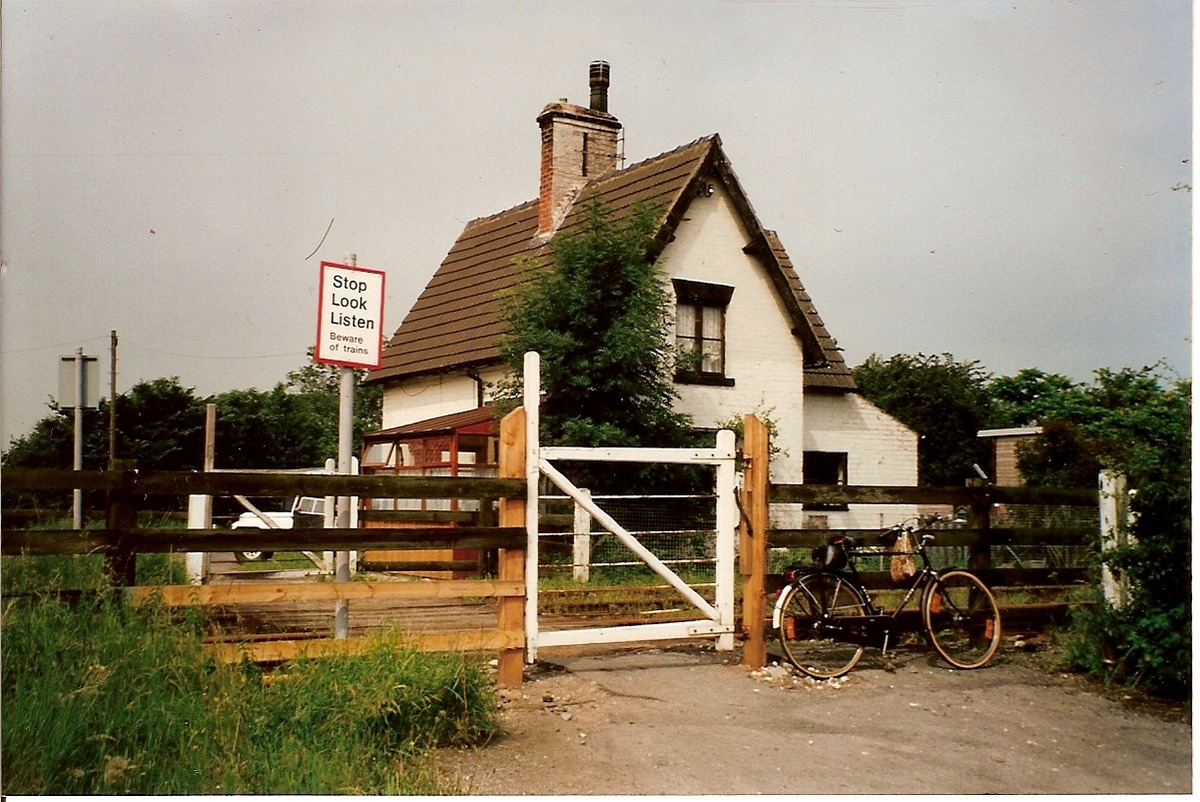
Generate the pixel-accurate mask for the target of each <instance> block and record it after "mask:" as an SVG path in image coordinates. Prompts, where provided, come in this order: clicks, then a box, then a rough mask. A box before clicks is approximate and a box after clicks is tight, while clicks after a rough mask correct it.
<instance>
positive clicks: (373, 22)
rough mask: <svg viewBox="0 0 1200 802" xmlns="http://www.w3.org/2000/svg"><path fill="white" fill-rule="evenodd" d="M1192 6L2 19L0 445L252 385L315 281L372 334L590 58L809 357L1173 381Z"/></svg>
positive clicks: (749, 4) (580, 87) (809, 1)
mask: <svg viewBox="0 0 1200 802" xmlns="http://www.w3.org/2000/svg"><path fill="white" fill-rule="evenodd" d="M1192 35H1193V23H1192V9H1191V4H1190V2H1188V1H1187V0H1131V1H1130V2H1120V0H1077V1H1070V0H1060V1H1058V2H1055V1H1053V0H1035V1H1032V2H1031V1H1030V0H1007V2H993V1H992V0H944V1H940V0H921V1H918V0H894V2H883V1H882V0H861V1H855V0H841V1H840V2H834V0H794V1H789V0H778V1H775V2H772V1H771V0H764V1H763V2H756V1H754V0H744V1H738V0H720V1H719V0H679V1H677V2H668V1H666V0H636V2H629V3H625V2H604V3H596V2H577V1H575V0H564V1H563V2H517V1H516V0H487V1H486V2H485V1H483V0H481V1H479V2H475V1H473V0H471V1H469V0H438V1H437V2H418V1H417V0H390V1H389V0H383V1H381V2H359V1H357V0H342V2H332V0H324V1H322V2H316V1H315V0H288V1H287V2H266V1H265V0H254V1H252V2H238V1H237V0H154V1H153V2H149V1H148V0H106V1H105V2H101V1H100V0H87V1H86V2H59V1H58V0H37V1H36V2H20V1H19V0H4V2H3V4H2V5H0V69H2V72H0V258H2V260H3V263H2V266H0V270H2V274H0V429H2V439H0V445H3V447H7V444H8V443H9V442H10V440H11V438H13V437H16V436H20V435H22V434H26V433H28V432H29V431H30V430H31V429H32V427H33V425H34V424H35V423H36V421H37V420H38V419H40V418H41V417H43V416H44V415H46V414H47V413H48V412H49V407H48V406H47V404H48V402H49V400H50V399H51V397H53V396H55V395H56V394H57V391H58V364H59V359H60V357H61V356H64V355H68V354H72V353H74V351H75V349H76V348H79V347H82V348H83V349H84V352H85V353H86V354H88V355H95V356H97V357H99V364H100V367H101V370H100V374H101V376H102V388H101V393H100V394H101V395H102V396H104V397H107V396H108V395H109V390H108V373H109V340H110V332H111V331H113V330H116V331H117V332H118V337H119V346H118V355H117V371H118V376H117V392H119V393H120V392H126V391H127V390H128V389H129V388H130V387H131V386H132V385H133V384H135V383H136V382H139V381H143V380H152V379H155V378H159V377H171V376H177V377H179V380H180V382H181V383H182V384H183V385H184V386H186V387H192V388H195V391H196V393H197V394H198V395H200V396H202V397H203V396H208V395H211V394H215V393H219V392H223V391H226V390H230V389H248V388H251V387H255V388H259V389H269V388H271V387H273V386H274V385H275V384H276V383H277V382H279V381H281V380H283V379H284V377H285V375H286V373H287V372H288V371H289V370H293V369H295V368H298V367H301V366H303V365H304V364H306V362H307V357H306V350H307V349H308V348H309V347H311V346H312V345H314V344H315V339H316V325H317V321H316V315H317V283H318V279H319V269H320V268H319V266H320V262H321V261H322V260H325V261H331V262H341V261H342V260H343V259H344V257H345V256H346V255H347V254H350V253H354V254H356V255H357V262H358V265H359V266H361V267H365V268H370V269H375V270H381V271H384V272H385V273H386V277H387V278H386V281H387V290H386V307H385V314H384V329H385V332H386V333H388V334H390V333H391V332H392V331H394V330H395V329H396V327H397V326H399V324H400V322H401V320H402V319H403V317H404V315H405V313H406V312H407V311H408V309H409V307H410V306H411V305H412V303H413V302H414V301H415V300H416V297H417V295H418V294H419V293H420V291H421V289H422V288H423V287H424V285H425V283H426V281H427V280H428V279H429V278H430V277H431V276H432V274H433V272H434V270H435V269H436V268H437V266H438V264H439V263H440V262H441V260H442V258H443V257H444V256H445V254H446V252H447V251H448V250H449V249H450V246H451V245H452V244H453V242H454V240H455V238H456V237H457V236H458V234H459V233H460V232H461V230H462V229H463V227H464V225H465V224H466V223H467V222H468V221H470V220H472V219H474V218H477V217H482V216H486V215H490V214H493V213H495V212H498V211H501V210H504V209H507V208H510V207H512V206H515V205H517V204H520V203H523V202H525V201H527V200H531V199H533V198H535V197H536V195H537V190H538V186H537V185H538V155H539V138H538V128H537V123H536V117H537V115H538V113H539V112H540V111H541V110H542V108H543V107H544V106H545V105H546V104H547V103H550V102H553V101H555V100H557V99H559V98H564V97H565V98H568V99H569V100H570V101H571V102H575V103H580V104H582V105H587V102H588V84H587V74H588V65H589V63H590V62H591V61H593V60H597V59H603V60H606V61H608V62H609V63H610V65H611V70H612V83H611V87H610V90H609V110H610V112H612V113H613V114H615V115H616V116H617V117H618V118H619V119H620V120H621V122H622V123H623V125H624V127H625V155H626V163H627V164H633V163H636V162H638V161H641V160H643V159H646V158H649V157H652V156H655V155H658V154H659V153H663V152H665V151H668V150H671V149H673V148H675V147H677V146H679V145H682V144H686V143H688V142H691V141H693V140H695V139H697V138H699V137H702V136H706V135H708V134H712V133H719V134H720V136H721V139H722V142H723V144H724V147H725V151H726V153H727V155H728V156H729V158H730V160H731V163H732V166H733V170H734V172H735V173H736V174H737V176H738V178H739V180H740V181H741V183H742V185H743V187H744V188H745V190H746V191H747V193H748V195H749V198H750V200H751V203H752V204H753V206H754V208H755V211H756V213H757V214H758V216H759V218H760V219H761V221H762V222H763V224H764V225H765V226H766V227H767V228H771V229H774V230H776V231H777V232H778V233H779V236H780V238H781V239H782V241H783V243H784V245H785V247H786V248H787V250H788V253H789V255H790V256H791V258H792V261H793V263H794V264H795V265H796V267H797V270H798V272H799V274H800V278H801V281H802V282H803V283H804V285H805V287H806V288H807V289H808V291H809V293H810V295H811V296H812V297H813V300H814V303H815V304H816V307H817V309H818V311H819V312H820V314H821V316H822V318H823V320H824V322H825V324H826V326H827V327H828V329H829V331H830V333H831V334H832V335H833V336H834V337H836V338H837V339H838V342H839V344H840V345H841V346H842V347H843V349H844V355H845V358H846V361H847V362H848V363H849V364H850V365H855V364H858V363H859V362H861V361H862V360H863V359H865V358H866V357H868V356H869V355H871V354H878V355H880V356H882V357H887V356H891V355H893V354H898V353H907V354H916V353H925V354H941V353H950V354H953V355H954V357H955V358H956V359H959V360H977V361H978V362H979V363H980V365H981V366H982V367H983V368H984V369H985V370H987V371H988V372H990V373H993V374H995V375H1011V374H1013V373H1016V372H1017V371H1019V370H1021V369H1023V368H1039V369H1042V370H1045V371H1048V372H1055V373H1063V374H1066V375H1068V376H1070V377H1072V378H1075V379H1077V380H1087V379H1089V378H1090V377H1091V376H1092V373H1093V371H1094V370H1096V369H1098V368H1111V369H1119V368H1122V367H1141V366H1143V365H1147V364H1152V363H1154V362H1156V361H1157V360H1160V359H1165V360H1166V361H1167V363H1168V364H1169V365H1170V366H1171V367H1172V368H1174V369H1175V370H1176V371H1177V372H1179V373H1180V374H1182V375H1190V373H1191V360H1192V357H1191V339H1190V338H1191V332H1192V321H1191V302H1192V282H1191V276H1192V271H1191V256H1192V246H1191V223H1192V207H1191V204H1192V194H1191V189H1190V187H1191V184H1192V165H1191V158H1192V133H1191V126H1192V97H1193V88H1192V83H1193V68H1192V60H1191V48H1192Z"/></svg>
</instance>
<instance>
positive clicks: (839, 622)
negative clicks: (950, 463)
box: [772, 516, 1000, 679]
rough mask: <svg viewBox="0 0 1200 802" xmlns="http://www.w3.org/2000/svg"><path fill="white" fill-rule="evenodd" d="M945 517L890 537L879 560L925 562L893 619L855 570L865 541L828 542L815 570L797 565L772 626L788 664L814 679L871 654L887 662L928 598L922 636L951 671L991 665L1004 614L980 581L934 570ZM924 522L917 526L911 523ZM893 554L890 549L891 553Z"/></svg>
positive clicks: (887, 533) (839, 672) (885, 536)
mask: <svg viewBox="0 0 1200 802" xmlns="http://www.w3.org/2000/svg"><path fill="white" fill-rule="evenodd" d="M938 520H944V519H943V518H942V517H941V516H933V517H932V518H929V519H925V520H921V519H919V518H914V519H910V520H909V521H906V522H904V523H903V524H898V525H896V526H893V527H891V528H889V529H886V530H884V531H883V532H882V533H881V534H880V542H881V543H882V544H883V545H884V547H885V550H875V549H872V551H871V552H870V554H871V555H872V556H882V557H896V556H900V557H910V558H914V559H913V562H914V563H915V558H916V557H920V559H921V563H922V564H921V566H920V568H919V569H918V570H916V572H915V573H914V574H913V575H912V577H911V581H912V584H911V586H910V587H909V588H908V591H907V592H906V593H905V594H904V598H903V599H901V601H900V603H899V604H898V605H897V606H896V609H895V610H893V611H891V612H886V611H884V610H883V609H881V608H880V607H877V606H876V605H875V602H874V601H873V600H872V599H871V596H870V594H868V593H867V590H866V588H865V587H864V585H863V583H862V580H861V578H860V577H859V574H858V569H857V567H856V558H857V557H858V556H859V550H860V549H862V548H863V543H862V541H861V540H859V539H857V538H853V537H848V536H845V535H838V536H835V537H832V538H830V539H829V541H828V542H827V543H826V545H825V546H819V547H817V548H816V549H814V550H813V558H814V560H816V565H812V566H806V565H801V564H798V563H797V564H793V565H791V566H788V568H787V570H785V572H784V580H785V583H786V584H785V585H784V588H783V591H782V592H781V593H780V595H779V599H778V600H777V601H776V603H775V610H774V614H773V621H772V624H773V626H774V628H775V630H776V632H778V634H779V641H780V643H781V644H782V646H783V652H784V654H785V655H786V656H787V659H788V661H789V662H791V663H792V665H794V666H795V667H796V668H797V669H799V670H800V671H802V672H803V673H805V674H807V675H808V676H810V677H813V678H815V679H832V678H834V677H840V676H843V675H844V674H847V673H849V672H850V671H851V670H852V669H853V668H854V666H855V665H857V664H858V661H859V660H860V659H861V658H862V656H863V652H864V651H865V650H866V647H868V646H871V647H875V648H879V649H881V650H882V651H883V653H884V654H885V655H886V654H887V651H888V647H889V646H890V645H891V644H892V643H894V638H896V636H898V635H900V634H903V633H904V632H905V631H906V630H905V629H904V628H903V627H901V626H900V613H901V612H902V611H903V610H904V608H905V607H906V606H907V605H908V603H909V602H910V601H911V600H912V599H913V597H914V596H915V595H916V594H917V592H918V591H921V600H920V605H919V612H920V620H921V631H923V632H924V635H925V639H926V640H927V641H928V643H929V644H930V645H931V646H933V648H934V649H935V650H936V651H937V653H938V654H939V655H941V657H942V658H943V659H944V660H945V661H946V662H948V663H950V665H952V666H954V667H955V668H960V669H973V668H980V667H981V666H984V665H986V664H987V663H988V661H990V660H991V659H992V657H993V656H994V655H995V654H996V649H997V648H998V647H999V645H1000V610H999V608H998V607H997V606H996V598H995V596H993V595H992V592H991V590H990V589H989V588H988V586H987V585H986V584H984V582H983V581H982V580H981V579H979V577H977V576H975V575H974V574H972V573H970V572H969V571H965V570H962V569H959V568H943V569H941V570H935V569H934V568H933V565H932V563H931V562H930V560H929V553H928V551H927V550H926V549H927V548H928V546H929V544H931V543H932V542H933V541H934V540H935V535H934V534H933V533H932V532H929V531H928V530H927V529H926V527H927V526H928V524H930V523H933V522H935V521H938ZM914 521H916V522H918V524H919V525H918V526H917V527H915V528H914V527H913V525H912V523H913V522H914ZM917 534H919V535H920V538H919V540H918V541H917V543H916V545H915V546H910V548H909V550H895V549H894V547H895V545H896V543H897V541H899V540H901V538H903V537H907V538H908V539H910V540H911V538H912V537H913V536H914V535H917ZM887 549H891V550H887Z"/></svg>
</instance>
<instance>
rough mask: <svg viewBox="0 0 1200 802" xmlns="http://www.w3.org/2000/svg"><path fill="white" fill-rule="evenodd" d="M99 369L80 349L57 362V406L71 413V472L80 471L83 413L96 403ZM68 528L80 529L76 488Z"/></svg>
mask: <svg viewBox="0 0 1200 802" xmlns="http://www.w3.org/2000/svg"><path fill="white" fill-rule="evenodd" d="M99 370H100V366H99V364H98V363H97V362H96V357H94V356H84V354H83V349H82V348H76V349H75V353H74V354H73V355H71V356H64V357H62V358H61V359H60V360H59V362H58V404H59V406H61V407H63V408H64V409H66V408H73V409H74V410H75V461H74V469H75V470H77V471H80V470H83V410H84V408H85V407H86V408H88V409H93V408H95V407H96V406H97V405H99V403H100V378H99V377H100V374H99ZM72 519H73V522H72V525H73V526H74V528H75V529H82V528H83V491H82V490H80V489H79V488H76V489H75V491H74V501H73V504H72Z"/></svg>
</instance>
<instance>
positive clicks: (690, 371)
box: [671, 278, 733, 387]
mask: <svg viewBox="0 0 1200 802" xmlns="http://www.w3.org/2000/svg"><path fill="white" fill-rule="evenodd" d="M671 283H672V284H673V285H674V287H675V351H676V354H675V381H677V382H680V383H683V384H715V385H720V386H724V387H732V386H733V379H731V378H729V377H728V376H726V375H725V310H726V308H728V306H729V299H730V298H732V297H733V287H730V286H729V285H727V284H709V283H707V282H701V281H690V280H688V279H681V278H677V279H672V280H671Z"/></svg>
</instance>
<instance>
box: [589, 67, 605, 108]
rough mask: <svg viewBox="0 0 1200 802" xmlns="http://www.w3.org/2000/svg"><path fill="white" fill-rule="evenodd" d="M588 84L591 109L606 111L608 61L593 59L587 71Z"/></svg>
mask: <svg viewBox="0 0 1200 802" xmlns="http://www.w3.org/2000/svg"><path fill="white" fill-rule="evenodd" d="M588 84H589V85H590V86H591V88H592V99H591V104H590V106H591V109H592V111H602V112H604V113H605V114H607V113H608V62H607V61H593V62H592V66H591V68H590V69H589V71H588Z"/></svg>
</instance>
